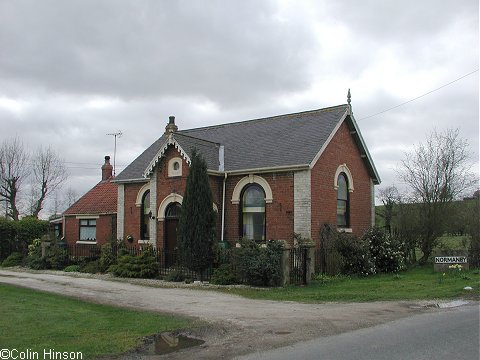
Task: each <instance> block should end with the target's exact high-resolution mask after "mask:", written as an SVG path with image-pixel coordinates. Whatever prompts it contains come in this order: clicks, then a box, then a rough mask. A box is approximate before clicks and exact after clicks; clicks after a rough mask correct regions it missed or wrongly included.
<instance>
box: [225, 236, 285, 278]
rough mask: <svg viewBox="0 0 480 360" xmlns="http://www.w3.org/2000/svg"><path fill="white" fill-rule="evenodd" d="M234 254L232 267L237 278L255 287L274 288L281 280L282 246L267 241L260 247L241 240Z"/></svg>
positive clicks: (278, 243) (249, 241)
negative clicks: (235, 271)
mask: <svg viewBox="0 0 480 360" xmlns="http://www.w3.org/2000/svg"><path fill="white" fill-rule="evenodd" d="M240 245H241V247H240V248H237V249H235V250H236V251H235V252H234V259H233V261H234V267H235V269H236V270H237V274H238V277H239V278H240V279H242V280H244V281H246V282H247V284H249V285H255V286H276V285H278V284H279V283H280V282H281V279H282V253H283V244H282V243H281V242H279V241H269V242H268V243H267V244H266V246H263V247H262V246H260V245H259V244H257V243H256V242H255V241H253V240H249V239H242V240H241V241H240Z"/></svg>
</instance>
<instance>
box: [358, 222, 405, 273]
mask: <svg viewBox="0 0 480 360" xmlns="http://www.w3.org/2000/svg"><path fill="white" fill-rule="evenodd" d="M362 239H363V241H364V242H365V243H367V244H368V247H369V252H370V256H371V258H372V259H373V262H374V263H375V267H376V269H377V272H385V273H389V272H399V271H402V270H405V268H406V266H405V260H404V259H405V256H404V253H403V251H402V247H401V244H400V242H399V241H398V240H396V239H395V238H394V237H391V236H390V235H388V234H386V233H385V232H384V231H383V230H382V229H381V228H378V227H372V228H370V229H369V230H368V231H367V232H366V233H365V234H364V235H363V237H362Z"/></svg>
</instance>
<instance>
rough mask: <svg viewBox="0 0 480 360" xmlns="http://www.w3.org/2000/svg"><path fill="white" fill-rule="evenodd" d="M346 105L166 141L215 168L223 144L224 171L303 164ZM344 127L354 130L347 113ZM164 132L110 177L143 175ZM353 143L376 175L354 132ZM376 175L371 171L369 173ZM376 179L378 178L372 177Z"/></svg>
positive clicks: (323, 141)
mask: <svg viewBox="0 0 480 360" xmlns="http://www.w3.org/2000/svg"><path fill="white" fill-rule="evenodd" d="M349 110H350V109H349V105H347V104H345V105H338V106H333V107H328V108H324V109H319V110H311V111H305V112H300V113H294V114H287V115H279V116H272V117H267V118H262V119H255V120H247V121H242V122H236V123H229V124H223V125H216V126H209V127H203V128H197V129H190V130H179V131H177V132H175V133H174V134H173V135H172V137H171V138H170V141H173V139H174V140H175V142H176V143H177V144H178V145H180V146H181V148H182V149H183V151H185V152H186V155H187V156H189V154H191V151H192V149H193V148H197V150H198V151H199V152H200V153H201V154H202V155H203V156H204V158H205V159H206V161H207V165H208V169H209V170H214V171H222V169H220V168H219V165H220V156H219V149H220V146H224V171H241V170H253V169H265V168H275V167H279V166H282V167H285V166H292V167H293V166H307V165H310V164H311V163H312V161H313V160H314V158H315V156H316V155H317V154H318V153H319V151H320V150H321V149H322V147H323V146H324V145H325V144H326V143H327V141H328V140H329V137H330V135H331V134H332V132H333V131H334V130H335V129H336V128H337V126H338V125H339V124H340V123H341V121H343V120H344V119H346V118H347V115H348V114H349V113H350V112H349ZM348 118H349V127H351V128H354V129H355V130H358V129H357V126H356V123H355V121H354V120H353V117H352V118H350V116H348ZM168 141H169V138H168V135H162V137H160V138H159V139H158V140H157V141H155V142H154V143H153V144H152V145H151V146H150V147H149V148H148V149H146V150H145V151H144V152H143V153H142V154H141V155H140V156H139V157H138V158H137V159H135V160H134V161H133V162H132V163H131V164H130V165H129V166H127V167H126V168H125V169H124V170H123V171H122V172H121V173H120V174H119V175H118V176H117V177H116V179H115V182H125V181H134V180H140V179H145V177H144V175H147V176H148V171H146V170H147V169H148V168H149V166H150V167H152V166H153V165H154V162H155V159H157V160H158V159H160V157H159V154H161V153H162V151H163V150H162V149H166V146H168ZM356 141H357V144H359V145H360V146H361V147H364V148H365V152H366V153H367V157H368V159H369V162H370V163H371V164H370V165H371V166H369V169H370V170H371V172H372V174H373V176H372V177H374V178H375V177H377V178H378V174H376V170H375V168H374V166H373V162H371V159H370V155H369V154H368V150H367V149H366V147H365V145H364V143H363V139H362V138H361V135H360V133H359V132H358V135H357V139H356ZM375 175H376V176H375ZM378 181H379V178H378Z"/></svg>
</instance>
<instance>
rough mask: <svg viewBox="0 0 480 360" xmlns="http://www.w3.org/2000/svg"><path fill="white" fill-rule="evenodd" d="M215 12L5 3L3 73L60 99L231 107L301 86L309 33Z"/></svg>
mask: <svg viewBox="0 0 480 360" xmlns="http://www.w3.org/2000/svg"><path fill="white" fill-rule="evenodd" d="M220 4H222V5H223V4H225V3H224V2H202V3H200V2H184V1H180V2H156V1H144V2H118V1H102V2H97V1H94V2H92V1H68V2H65V1H44V2H36V1H32V2H28V1H27V2H25V1H23V2H22V1H20V2H19V3H17V2H7V3H2V5H0V13H1V14H3V15H0V24H1V25H0V33H2V34H3V36H2V37H0V43H1V44H2V48H3V49H4V51H5V52H4V54H8V55H7V56H2V60H0V74H1V77H2V78H7V79H11V78H16V79H18V80H22V81H23V82H25V83H26V84H25V85H26V86H31V85H33V86H40V87H47V88H48V89H49V90H51V91H57V92H66V93H92V91H94V92H96V93H98V94H106V95H111V94H115V95H119V96H123V97H127V98H137V97H142V96H158V95H166V94H169V95H176V94H183V95H185V94H191V95H197V94H202V95H203V96H207V97H209V98H210V99H213V100H214V101H218V102H221V103H233V104H235V103H243V102H248V101H249V100H250V101H252V100H254V99H256V98H258V97H262V96H265V94H270V93H278V92H280V91H285V89H288V91H295V90H298V89H301V88H305V87H306V86H307V85H308V83H309V80H308V73H307V72H306V71H305V66H304V65H303V64H304V62H305V59H306V58H308V54H309V52H310V51H311V50H310V49H312V48H313V47H314V38H313V36H312V35H311V33H310V32H308V30H307V28H306V27H303V26H301V25H300V26H299V25H298V24H297V25H295V26H290V25H288V24H284V23H281V22H279V21H277V20H276V19H275V17H274V16H272V14H273V13H275V5H274V3H273V2H251V1H250V2H242V3H228V4H227V6H226V7H227V9H225V6H219V5H220ZM227 10H228V11H227ZM20 18H21V19H22V21H18V19H20Z"/></svg>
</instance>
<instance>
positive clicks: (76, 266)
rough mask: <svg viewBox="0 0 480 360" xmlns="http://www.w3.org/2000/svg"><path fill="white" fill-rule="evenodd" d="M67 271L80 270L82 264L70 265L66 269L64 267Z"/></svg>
mask: <svg viewBox="0 0 480 360" xmlns="http://www.w3.org/2000/svg"><path fill="white" fill-rule="evenodd" d="M63 271H65V272H79V271H80V265H68V266H67V267H66V268H65V269H63Z"/></svg>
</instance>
